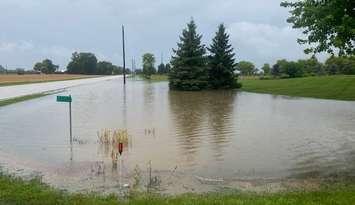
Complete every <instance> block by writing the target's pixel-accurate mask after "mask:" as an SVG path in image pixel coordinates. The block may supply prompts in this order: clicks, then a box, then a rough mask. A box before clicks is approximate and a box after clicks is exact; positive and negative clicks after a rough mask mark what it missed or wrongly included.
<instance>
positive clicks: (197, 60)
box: [169, 20, 208, 90]
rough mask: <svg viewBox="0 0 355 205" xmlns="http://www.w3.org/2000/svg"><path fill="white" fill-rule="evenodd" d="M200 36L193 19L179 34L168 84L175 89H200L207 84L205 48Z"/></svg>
mask: <svg viewBox="0 0 355 205" xmlns="http://www.w3.org/2000/svg"><path fill="white" fill-rule="evenodd" d="M201 38H202V36H201V35H199V34H197V33H196V24H195V22H194V21H193V20H191V21H190V23H188V24H187V28H186V29H184V30H183V32H182V36H180V42H179V43H178V44H177V46H178V48H177V49H176V50H173V51H174V56H173V57H172V60H171V65H172V68H171V70H170V73H169V86H170V88H171V89H177V90H201V89H204V88H206V87H207V85H208V71H207V69H206V57H205V54H206V49H205V46H204V45H202V44H201Z"/></svg>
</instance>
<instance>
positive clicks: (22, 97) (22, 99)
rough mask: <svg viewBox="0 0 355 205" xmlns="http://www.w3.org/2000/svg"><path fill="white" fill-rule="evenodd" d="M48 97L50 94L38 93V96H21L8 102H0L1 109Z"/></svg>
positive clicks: (7, 100)
mask: <svg viewBox="0 0 355 205" xmlns="http://www.w3.org/2000/svg"><path fill="white" fill-rule="evenodd" d="M46 95H49V94H47V93H37V94H31V95H24V96H20V97H15V98H10V99H6V100H0V107H2V106H5V105H10V104H14V103H18V102H22V101H26V100H32V99H35V98H40V97H43V96H46Z"/></svg>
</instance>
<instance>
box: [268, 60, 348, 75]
mask: <svg viewBox="0 0 355 205" xmlns="http://www.w3.org/2000/svg"><path fill="white" fill-rule="evenodd" d="M262 70H263V73H264V74H265V75H271V76H273V77H278V78H296V77H306V76H315V75H336V74H343V75H355V56H340V57H336V56H331V57H330V58H328V59H327V60H326V61H325V63H321V62H319V61H318V60H317V58H316V57H312V58H310V59H307V60H298V61H287V60H285V59H282V60H278V61H277V62H276V63H275V64H274V65H273V66H272V67H271V68H270V66H269V65H268V64H265V65H264V66H263V67H262Z"/></svg>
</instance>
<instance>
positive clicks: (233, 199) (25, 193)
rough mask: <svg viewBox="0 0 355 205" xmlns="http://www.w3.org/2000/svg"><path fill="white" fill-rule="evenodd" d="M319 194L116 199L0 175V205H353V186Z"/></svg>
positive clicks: (215, 194)
mask: <svg viewBox="0 0 355 205" xmlns="http://www.w3.org/2000/svg"><path fill="white" fill-rule="evenodd" d="M335 187H336V188H331V187H325V188H322V189H321V190H318V191H309V192H306V191H298V192H285V193H274V194H256V193H242V192H236V191H235V192H229V193H210V194H203V195H197V194H184V195H178V196H162V195H148V194H144V193H142V194H137V193H136V194H132V195H130V196H129V197H127V198H124V199H118V198H117V197H116V196H114V195H110V196H102V195H95V194H70V193H68V192H64V191H59V190H56V189H54V188H51V187H49V186H47V185H45V184H42V183H40V182H39V181H38V180H32V181H23V180H21V179H18V178H13V177H9V176H5V175H1V174H0V204H29V205H31V204H39V205H41V204H88V205H90V204H115V205H117V204H122V205H129V204H132V205H133V204H134V205H143V204H144V205H148V204H154V205H168V204H172V205H180V204H196V205H212V204H233V205H264V204H265V205H352V204H355V187H354V186H353V185H349V186H346V185H341V186H339V185H335Z"/></svg>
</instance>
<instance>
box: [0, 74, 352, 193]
mask: <svg viewBox="0 0 355 205" xmlns="http://www.w3.org/2000/svg"><path fill="white" fill-rule="evenodd" d="M62 94H71V95H72V97H73V104H72V109H73V135H74V144H73V146H70V143H69V124H68V105H67V104H65V103H64V104H63V103H57V102H56V100H55V95H51V96H46V97H43V98H39V99H35V100H31V101H26V102H21V103H17V104H13V105H10V106H5V107H2V108H0V162H1V165H2V166H3V168H5V169H10V170H11V168H14V170H15V171H16V170H17V171H18V172H21V171H22V170H26V169H28V170H32V171H39V172H41V173H42V174H43V177H44V180H45V181H46V182H48V183H50V184H52V185H54V186H56V187H59V188H65V189H69V190H73V191H92V190H94V191H102V192H106V191H107V192H110V191H112V190H114V189H116V188H117V186H118V182H119V181H121V182H124V183H128V184H130V185H131V184H132V183H133V182H132V180H133V179H134V180H136V178H137V176H136V175H139V177H140V178H142V179H141V183H142V184H143V187H144V184H146V183H147V182H146V181H147V174H148V172H149V167H151V170H152V171H153V176H156V178H155V181H156V182H157V183H158V182H159V183H158V184H161V185H162V186H163V188H162V189H163V192H164V191H166V192H170V193H171V192H174V193H180V192H186V191H196V190H198V189H201V190H206V191H210V190H215V189H216V187H219V188H220V187H231V188H234V187H236V186H237V187H238V186H239V187H240V186H242V187H243V186H249V185H250V184H252V183H251V182H253V181H256V180H258V181H267V180H269V181H272V182H273V181H277V180H284V179H291V180H293V179H308V178H309V179H314V178H325V177H330V176H332V177H333V176H345V177H346V176H349V177H354V175H355V102H345V101H332V100H319V99H308V98H289V97H280V96H272V95H264V94H254V93H246V92H237V91H203V92H179V91H169V88H168V84H167V82H159V83H147V82H145V81H139V80H129V81H128V84H127V86H126V88H123V87H122V79H120V78H115V79H111V80H108V81H102V82H98V83H94V84H86V85H81V86H77V87H71V88H68V89H67V90H66V91H65V92H64V93H62ZM105 128H107V129H126V130H127V132H128V135H129V138H130V139H129V143H127V144H125V145H124V152H123V155H122V157H119V162H118V169H117V164H116V165H115V163H114V162H113V159H112V153H113V149H116V148H115V147H114V146H105V145H102V144H100V143H99V141H98V134H97V133H98V132H99V131H101V130H102V129H105ZM120 160H122V161H120ZM120 163H122V164H120ZM120 177H123V179H122V180H120ZM246 182H248V183H247V184H245V183H246ZM170 187H174V188H173V189H170Z"/></svg>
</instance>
